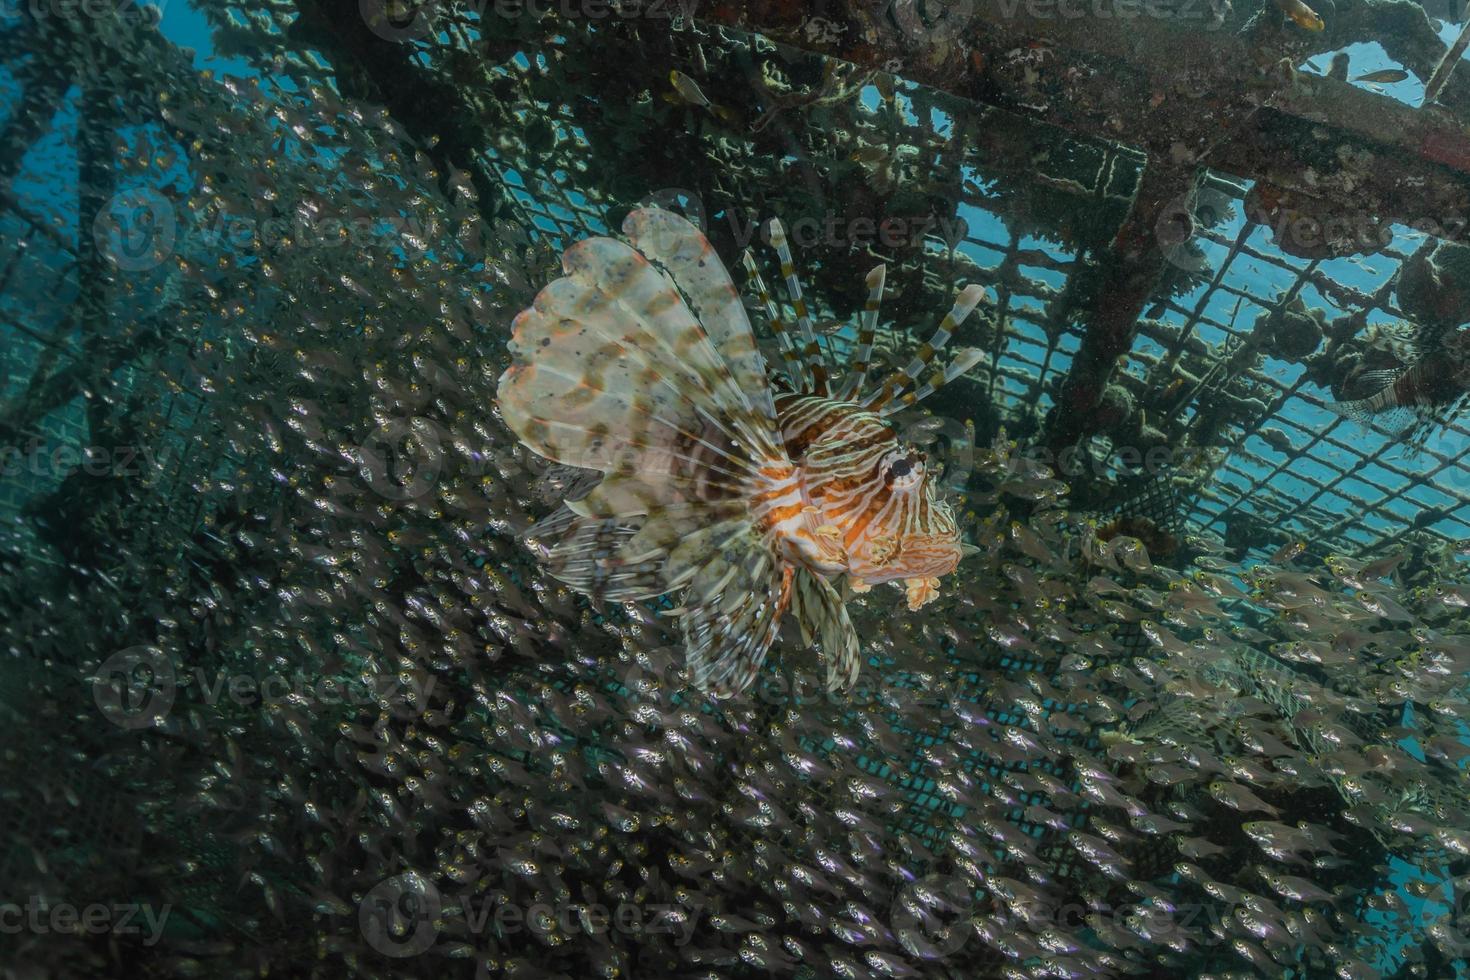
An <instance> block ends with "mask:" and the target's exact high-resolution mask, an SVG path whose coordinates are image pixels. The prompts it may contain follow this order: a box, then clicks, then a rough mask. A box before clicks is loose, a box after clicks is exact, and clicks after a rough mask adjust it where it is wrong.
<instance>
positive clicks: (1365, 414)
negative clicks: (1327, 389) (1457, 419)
mask: <svg viewBox="0 0 1470 980" xmlns="http://www.w3.org/2000/svg"><path fill="white" fill-rule="evenodd" d="M1389 349H1390V350H1391V351H1392V353H1394V354H1395V355H1396V356H1397V357H1399V358H1400V359H1401V360H1403V361H1404V362H1405V363H1407V364H1408V367H1406V368H1404V369H1403V370H1402V371H1370V372H1367V373H1365V374H1363V375H1362V376H1361V377H1360V378H1359V379H1358V383H1359V384H1361V385H1364V386H1365V387H1369V390H1373V388H1375V387H1376V388H1377V389H1378V390H1377V391H1376V392H1375V393H1374V394H1372V395H1369V396H1368V397H1366V398H1360V399H1356V400H1353V401H1343V402H1332V403H1329V404H1328V406H1327V407H1328V408H1329V409H1331V410H1332V411H1333V412H1336V413H1337V414H1339V415H1346V416H1348V417H1349V418H1353V419H1356V420H1358V421H1360V422H1366V421H1367V420H1368V418H1370V417H1371V416H1374V415H1380V414H1385V413H1394V412H1396V413H1398V414H1399V415H1400V417H1401V418H1403V419H1404V420H1405V424H1404V425H1402V426H1401V427H1402V428H1404V432H1403V436H1404V437H1405V438H1407V440H1408V442H1409V444H1410V445H1411V446H1419V445H1422V444H1423V442H1424V440H1425V439H1426V438H1427V436H1428V435H1429V432H1430V430H1431V428H1432V427H1433V425H1434V424H1435V422H1436V421H1438V420H1439V419H1440V417H1441V416H1442V415H1444V414H1445V413H1446V410H1447V409H1449V410H1451V411H1452V410H1453V409H1452V406H1455V405H1456V404H1457V403H1460V404H1463V403H1470V331H1466V330H1462V331H1460V332H1458V333H1455V334H1451V335H1450V336H1449V337H1448V338H1447V339H1446V340H1445V342H1443V343H1440V344H1435V345H1434V346H1433V349H1425V347H1424V346H1422V345H1421V344H1420V343H1419V341H1418V340H1417V338H1415V337H1413V336H1411V335H1409V334H1404V335H1402V336H1397V337H1395V338H1394V339H1393V341H1392V343H1391V344H1390V345H1389Z"/></svg>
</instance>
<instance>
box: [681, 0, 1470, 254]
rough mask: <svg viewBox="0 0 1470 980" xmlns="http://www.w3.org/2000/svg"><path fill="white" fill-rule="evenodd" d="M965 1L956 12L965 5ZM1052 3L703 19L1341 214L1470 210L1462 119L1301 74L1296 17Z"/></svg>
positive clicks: (781, 4) (721, 10)
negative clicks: (1196, 19)
mask: <svg viewBox="0 0 1470 980" xmlns="http://www.w3.org/2000/svg"><path fill="white" fill-rule="evenodd" d="M969 2H970V0H951V3H950V5H949V7H948V8H946V9H949V10H951V11H965V9H966V7H967V6H968V4H969ZM1110 2H1111V0H1110ZM1369 2H1375V0H1369ZM906 5H907V6H906ZM1081 6H1085V7H1087V8H1088V9H1092V7H1091V6H1090V5H1081ZM1193 6H1194V7H1196V8H1201V9H1203V4H1201V3H1199V2H1197V0H1196V2H1195V3H1194V4H1193ZM1051 9H1052V11H1053V12H1052V14H1051V15H1050V16H1048V15H1047V14H1046V10H1047V7H1046V4H1045V3H1044V2H1031V3H1025V2H1021V0H1007V2H1002V0H991V2H989V3H983V4H982V3H979V2H978V0H977V2H976V4H975V6H974V9H973V11H971V12H969V13H968V14H967V15H966V16H964V17H963V19H960V18H959V16H958V15H953V16H952V17H951V18H950V19H949V20H940V21H938V22H937V23H927V24H921V23H919V21H918V20H917V19H916V18H919V16H920V15H919V14H918V13H916V12H915V10H914V5H913V0H891V2H890V3H889V4H887V6H885V5H884V4H883V3H882V2H871V3H869V2H863V0H846V2H829V3H825V4H820V5H818V4H812V5H808V4H796V3H790V2H786V0H720V2H717V3H714V4H712V5H702V6H700V7H699V9H698V11H697V16H698V17H699V18H700V19H701V20H703V21H705V22H707V23H712V24H719V25H724V26H728V27H734V28H739V29H743V30H748V31H754V32H759V33H761V34H763V35H765V36H767V37H769V38H771V39H773V40H776V41H779V42H782V43H786V44H790V45H792V46H795V47H798V48H802V49H805V50H808V51H812V52H815V53H819V54H824V55H828V56H832V57H837V58H842V59H844V60H848V61H852V62H855V63H857V64H861V65H864V66H869V67H874V68H881V67H884V66H887V67H889V68H890V69H893V70H895V71H896V73H898V74H901V75H902V76H904V77H905V78H909V79H912V80H914V81H916V82H920V83H922V84H926V85H930V86H933V87H935V88H939V89H942V90H944V91H947V92H950V93H952V94H955V95H958V96H961V97H964V98H969V99H973V100H975V101H978V102H983V103H986V104H989V105H993V106H997V107H1000V108H1002V109H1006V110H1009V111H1012V112H1015V113H1017V114H1019V115H1022V116H1024V117H1026V118H1029V119H1032V120H1034V121H1038V122H1044V123H1048V124H1051V125H1055V126H1058V127H1060V128H1062V129H1064V130H1066V131H1068V132H1070V133H1073V134H1075V135H1077V136H1080V137H1084V138H1089V139H1097V140H1107V141H1112V142H1122V143H1128V144H1130V145H1133V146H1137V147H1139V148H1141V149H1143V150H1145V151H1146V152H1148V153H1149V154H1150V155H1151V156H1165V157H1167V158H1168V159H1169V160H1170V161H1171V162H1173V163H1181V162H1195V163H1199V164H1202V165H1208V166H1209V167H1211V168H1213V169H1216V170H1218V171H1220V172H1222V173H1228V174H1233V175H1235V176H1237V177H1240V178H1244V179H1247V180H1252V181H1259V182H1264V183H1269V184H1273V185H1276V186H1278V187H1281V188H1283V189H1285V190H1289V191H1291V192H1293V193H1294V194H1296V195H1304V196H1306V197H1309V198H1316V199H1318V200H1321V201H1323V202H1324V203H1330V204H1331V205H1332V207H1333V209H1334V210H1337V211H1340V209H1341V208H1342V206H1343V204H1344V202H1345V201H1346V202H1350V203H1351V206H1352V207H1353V208H1354V209H1355V210H1357V211H1359V212H1361V213H1362V214H1364V215H1367V216H1372V217H1375V218H1379V219H1388V220H1392V221H1398V222H1401V223H1404V224H1416V223H1421V224H1422V223H1426V222H1433V223H1434V227H1438V228H1445V229H1454V228H1457V227H1463V219H1464V218H1465V217H1467V216H1470V135H1467V132H1466V127H1465V126H1464V125H1463V124H1461V123H1460V122H1459V121H1457V120H1456V119H1455V118H1454V117H1453V115H1451V114H1450V113H1448V112H1447V111H1444V110H1441V109H1431V110H1416V109H1414V108H1411V107H1410V106H1407V105H1404V104H1403V103H1400V102H1398V101H1396V100H1393V99H1389V98H1386V97H1384V96H1380V95H1376V94H1374V93H1372V92H1369V91H1366V90H1364V89H1361V88H1357V87H1354V86H1352V85H1348V84H1346V83H1343V82H1339V81H1336V80H1334V79H1328V78H1321V77H1311V76H1305V75H1297V74H1296V73H1295V72H1293V71H1291V70H1290V68H1289V66H1290V65H1291V64H1293V63H1296V62H1297V61H1299V60H1301V59H1302V58H1304V57H1305V56H1306V54H1307V53H1309V52H1308V49H1307V48H1306V42H1305V41H1304V40H1303V36H1302V34H1301V32H1299V31H1298V32H1297V33H1296V34H1295V35H1294V34H1293V33H1292V32H1293V31H1297V29H1296V28H1295V27H1292V26H1291V25H1284V24H1280V23H1272V22H1270V21H1269V19H1267V18H1266V17H1265V16H1264V15H1263V16H1262V17H1261V18H1258V21H1260V22H1259V23H1254V24H1253V27H1252V31H1251V33H1250V35H1249V36H1243V35H1236V34H1226V33H1224V32H1222V31H1210V30H1207V29H1205V26H1204V24H1203V23H1199V24H1197V25H1193V26H1191V25H1190V24H1187V23H1184V22H1180V21H1175V20H1166V19H1162V18H1143V17H1138V16H1134V17H1131V18H1125V17H1121V16H1116V17H1111V18H1106V17H1097V16H1087V17H1084V18H1070V19H1069V18H1066V17H1061V16H1058V15H1057V14H1056V13H1055V10H1056V9H1057V8H1055V7H1053V8H1051ZM1271 13H1273V14H1274V8H1272V9H1271ZM1277 20H1278V21H1279V17H1278V18H1277ZM814 25H815V26H814ZM1283 62H1285V64H1283ZM1430 230H1431V231H1432V230H1433V228H1431V229H1430Z"/></svg>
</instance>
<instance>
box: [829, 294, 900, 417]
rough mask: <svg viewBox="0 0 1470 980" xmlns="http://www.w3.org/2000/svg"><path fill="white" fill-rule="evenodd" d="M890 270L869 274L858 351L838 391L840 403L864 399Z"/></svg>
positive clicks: (859, 328) (859, 324)
mask: <svg viewBox="0 0 1470 980" xmlns="http://www.w3.org/2000/svg"><path fill="white" fill-rule="evenodd" d="M887 275H888V268H887V266H884V265H877V266H874V267H873V271H871V272H869V273H868V278H867V280H866V283H865V284H866V285H867V287H868V298H867V299H866V300H865V301H864V302H863V316H862V319H861V320H859V321H858V336H857V350H856V351H854V352H853V361H852V369H851V370H850V371H849V372H848V375H847V377H846V378H845V379H843V382H842V387H841V388H839V389H837V400H838V401H857V400H858V399H859V398H861V397H862V394H863V384H864V382H866V381H867V380H868V358H870V357H872V356H873V340H874V338H876V337H877V336H878V308H879V307H880V306H882V304H883V283H884V280H885V279H886V278H887Z"/></svg>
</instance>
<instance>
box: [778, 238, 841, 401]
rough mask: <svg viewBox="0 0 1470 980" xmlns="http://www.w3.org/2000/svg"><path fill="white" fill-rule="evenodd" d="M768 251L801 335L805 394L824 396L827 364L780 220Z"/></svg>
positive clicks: (825, 392)
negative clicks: (806, 383) (777, 262)
mask: <svg viewBox="0 0 1470 980" xmlns="http://www.w3.org/2000/svg"><path fill="white" fill-rule="evenodd" d="M770 228H771V247H772V248H774V249H775V250H776V258H777V259H779V260H780V262H781V278H782V279H783V280H785V282H786V295H787V298H788V299H789V300H790V301H791V309H792V310H793V311H794V312H795V313H796V327H797V329H798V330H799V331H801V347H802V359H803V360H804V361H805V363H806V370H807V376H808V377H809V378H810V380H811V387H810V389H808V394H813V395H818V396H823V397H825V396H826V395H827V393H828V392H827V381H828V378H827V362H826V361H825V360H824V359H823V358H822V349H821V347H820V346H819V345H818V344H817V334H816V331H814V330H813V329H812V318H811V316H810V315H808V313H807V308H806V300H805V299H804V298H803V297H802V294H801V280H800V279H798V278H797V275H796V263H795V261H794V260H793V259H792V257H791V246H790V245H788V244H787V242H786V229H785V228H783V227H782V226H781V219H779V218H772V219H771V225H770Z"/></svg>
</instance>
